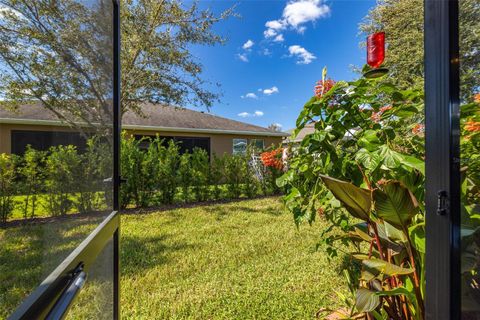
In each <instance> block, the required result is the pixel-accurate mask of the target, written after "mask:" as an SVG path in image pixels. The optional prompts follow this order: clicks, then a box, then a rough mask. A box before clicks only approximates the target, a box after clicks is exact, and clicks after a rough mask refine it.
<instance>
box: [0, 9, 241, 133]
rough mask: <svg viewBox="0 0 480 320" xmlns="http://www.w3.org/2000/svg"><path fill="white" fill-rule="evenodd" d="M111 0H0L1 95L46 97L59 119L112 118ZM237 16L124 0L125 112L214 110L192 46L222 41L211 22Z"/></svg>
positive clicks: (6, 98) (23, 99)
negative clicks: (166, 107) (168, 107)
mask: <svg viewBox="0 0 480 320" xmlns="http://www.w3.org/2000/svg"><path fill="white" fill-rule="evenodd" d="M112 8H113V7H112V1H111V0H96V1H82V0H62V1H55V0H39V1H30V0H0V72H1V75H0V92H1V94H0V98H1V100H2V105H3V106H4V107H13V108H15V107H16V106H17V105H19V104H26V103H31V102H32V101H37V102H38V101H40V102H41V103H42V105H43V106H44V107H45V108H47V109H48V110H50V111H52V112H54V113H55V114H56V115H57V116H58V118H59V119H61V120H64V121H66V122H69V123H70V124H72V125H74V122H78V121H82V122H86V123H90V124H93V123H101V124H102V123H105V124H108V123H111V122H110V120H109V119H110V117H111V101H112V97H111V92H112V60H111V52H112V42H113V38H112V33H113V30H112ZM231 15H233V9H231V10H227V11H225V12H223V13H220V14H215V13H213V12H212V11H210V10H208V9H201V8H200V7H199V5H198V2H196V1H193V2H189V5H188V6H187V5H185V4H184V3H183V2H182V1H180V0H165V1H158V0H138V1H133V0H122V1H121V28H122V30H121V36H122V52H121V63H122V76H121V84H122V95H121V101H122V111H123V112H125V111H127V110H133V111H135V112H137V113H141V110H140V108H139V104H140V103H141V102H153V103H164V104H173V105H178V106H187V105H190V104H194V105H195V106H197V107H201V106H204V107H207V108H208V107H210V106H211V105H212V103H213V102H214V101H216V99H218V93H216V92H212V90H211V89H210V88H211V86H210V84H209V83H207V82H205V81H204V80H203V79H202V78H201V74H202V65H201V63H200V62H198V61H197V60H196V58H195V57H194V56H193V55H192V54H191V51H190V50H191V47H192V46H193V45H216V44H221V43H223V42H224V39H223V38H222V37H221V36H219V35H218V34H216V33H215V32H214V31H213V30H212V27H213V26H214V25H215V24H216V23H218V22H219V21H221V20H223V19H225V18H227V17H229V16H231Z"/></svg>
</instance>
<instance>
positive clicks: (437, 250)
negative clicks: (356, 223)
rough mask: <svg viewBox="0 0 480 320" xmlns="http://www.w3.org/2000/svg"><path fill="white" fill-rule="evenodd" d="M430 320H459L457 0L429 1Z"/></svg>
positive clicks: (427, 303)
mask: <svg viewBox="0 0 480 320" xmlns="http://www.w3.org/2000/svg"><path fill="white" fill-rule="evenodd" d="M424 8H425V44H424V48H425V60H424V63H425V119H426V120H425V123H426V133H425V148H426V155H425V158H426V161H425V167H426V197H425V205H426V258H425V270H426V273H425V275H426V293H425V296H426V300H425V310H426V319H428V320H430V319H431V320H443V319H445V320H446V319H460V307H461V300H460V146H459V143H460V125H459V121H460V112H459V102H460V98H459V92H460V89H459V88H460V77H459V23H458V20H459V17H458V0H425V5H424Z"/></svg>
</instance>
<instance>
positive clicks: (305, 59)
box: [288, 45, 317, 64]
mask: <svg viewBox="0 0 480 320" xmlns="http://www.w3.org/2000/svg"><path fill="white" fill-rule="evenodd" d="M288 52H290V56H296V57H297V58H298V60H297V64H309V63H312V61H313V60H315V59H317V57H315V55H314V54H313V53H311V52H309V51H307V50H306V49H305V48H303V47H301V46H299V45H293V46H290V47H288Z"/></svg>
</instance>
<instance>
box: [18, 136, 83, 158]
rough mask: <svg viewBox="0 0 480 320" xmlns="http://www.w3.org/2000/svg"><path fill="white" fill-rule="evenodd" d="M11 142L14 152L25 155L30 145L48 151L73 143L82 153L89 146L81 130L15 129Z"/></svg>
mask: <svg viewBox="0 0 480 320" xmlns="http://www.w3.org/2000/svg"><path fill="white" fill-rule="evenodd" d="M11 143H12V144H11V146H12V153H13V154H16V155H23V154H24V153H25V150H26V149H27V146H28V145H30V146H31V147H32V148H33V149H35V150H39V151H47V150H48V149H50V147H56V146H68V145H73V146H75V147H77V150H78V151H79V152H80V153H82V152H84V151H85V150H86V147H87V140H86V139H85V137H84V136H83V135H82V134H80V133H79V132H57V131H20V130H13V131H12V136H11Z"/></svg>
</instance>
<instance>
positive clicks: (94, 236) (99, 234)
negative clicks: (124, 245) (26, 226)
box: [8, 211, 120, 320]
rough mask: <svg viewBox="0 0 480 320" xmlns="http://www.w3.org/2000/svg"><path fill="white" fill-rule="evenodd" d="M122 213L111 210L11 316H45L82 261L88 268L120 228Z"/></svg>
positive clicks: (29, 319)
mask: <svg viewBox="0 0 480 320" xmlns="http://www.w3.org/2000/svg"><path fill="white" fill-rule="evenodd" d="M119 223H120V216H119V214H118V212H116V211H114V212H112V213H111V214H110V215H109V216H108V217H107V218H106V219H105V220H104V221H103V222H102V223H101V224H100V225H99V226H98V227H97V228H95V230H93V232H92V233H91V234H90V235H89V236H88V237H87V238H86V239H85V240H83V241H82V243H81V244H80V245H79V246H78V247H77V248H76V249H75V250H74V251H73V252H72V253H70V255H69V256H68V257H67V258H66V259H65V260H64V261H63V262H62V263H61V264H60V265H59V266H58V267H57V268H56V269H55V270H54V271H53V272H52V273H51V274H50V275H49V276H48V277H47V278H46V279H45V280H44V281H43V282H42V283H41V284H40V286H39V287H38V288H37V289H36V290H35V291H34V292H33V293H32V294H31V295H30V296H28V297H27V299H26V300H25V301H23V303H22V304H21V305H20V306H19V307H18V308H17V310H15V312H14V313H13V314H12V315H11V316H10V317H9V318H8V319H11V320H16V319H25V320H31V319H43V318H44V317H45V316H46V315H47V314H48V313H49V312H50V310H51V309H52V307H53V305H54V304H55V303H56V301H57V300H58V298H59V296H60V295H61V293H62V292H63V290H64V289H65V288H66V287H67V286H68V285H69V283H70V281H71V278H72V273H74V272H75V270H77V267H78V266H79V265H80V264H83V270H84V271H85V272H88V270H89V269H90V267H91V266H92V265H93V263H94V262H95V260H96V259H97V256H98V255H99V254H100V252H101V251H102V250H103V248H104V247H105V245H106V244H107V243H108V241H110V240H111V239H112V237H113V235H114V234H115V232H117V231H118V227H119Z"/></svg>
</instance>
